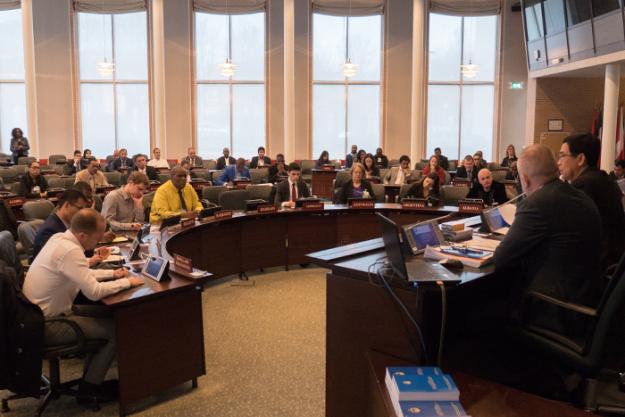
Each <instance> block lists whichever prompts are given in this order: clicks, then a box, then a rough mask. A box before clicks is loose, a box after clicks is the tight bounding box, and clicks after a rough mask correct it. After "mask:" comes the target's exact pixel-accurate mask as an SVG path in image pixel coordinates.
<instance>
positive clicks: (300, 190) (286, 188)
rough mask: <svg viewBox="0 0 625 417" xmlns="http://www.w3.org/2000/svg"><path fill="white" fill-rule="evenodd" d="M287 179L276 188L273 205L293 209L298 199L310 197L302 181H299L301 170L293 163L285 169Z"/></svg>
mask: <svg viewBox="0 0 625 417" xmlns="http://www.w3.org/2000/svg"><path fill="white" fill-rule="evenodd" d="M287 171H288V175H289V178H288V180H287V181H282V182H281V183H279V184H278V185H277V186H276V197H275V199H274V204H275V205H276V206H278V207H281V208H295V202H296V201H297V200H298V199H299V198H306V197H310V191H309V190H308V186H307V185H306V183H305V182H304V181H302V180H301V176H302V169H301V168H300V166H299V165H298V164H296V163H295V162H291V163H290V164H289V166H288V167H287Z"/></svg>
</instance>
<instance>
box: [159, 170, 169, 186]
mask: <svg viewBox="0 0 625 417" xmlns="http://www.w3.org/2000/svg"><path fill="white" fill-rule="evenodd" d="M170 179H171V173H169V172H159V173H158V181H159V182H160V183H161V184H163V183H166V182H167V181H169V180H170Z"/></svg>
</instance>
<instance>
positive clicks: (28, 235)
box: [17, 219, 44, 263]
mask: <svg viewBox="0 0 625 417" xmlns="http://www.w3.org/2000/svg"><path fill="white" fill-rule="evenodd" d="M43 222H44V220H42V219H35V220H31V221H28V222H22V223H20V225H19V226H17V237H18V239H19V241H20V242H21V244H22V249H23V251H24V253H25V254H26V256H27V258H28V259H29V263H30V260H31V259H30V258H31V257H32V256H33V243H34V242H35V236H37V232H38V231H39V229H40V228H41V225H42V224H43Z"/></svg>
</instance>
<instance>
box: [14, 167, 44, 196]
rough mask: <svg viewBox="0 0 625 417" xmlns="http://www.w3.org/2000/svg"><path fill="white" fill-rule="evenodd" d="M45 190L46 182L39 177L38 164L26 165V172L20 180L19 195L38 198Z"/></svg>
mask: <svg viewBox="0 0 625 417" xmlns="http://www.w3.org/2000/svg"><path fill="white" fill-rule="evenodd" d="M47 190H48V182H47V181H46V178H45V177H44V176H43V175H41V171H40V167H39V162H37V161H32V162H31V163H30V164H29V165H28V172H27V173H26V174H24V175H22V177H21V178H20V195H23V196H24V197H35V198H39V197H41V194H44V193H45V192H46V191H47Z"/></svg>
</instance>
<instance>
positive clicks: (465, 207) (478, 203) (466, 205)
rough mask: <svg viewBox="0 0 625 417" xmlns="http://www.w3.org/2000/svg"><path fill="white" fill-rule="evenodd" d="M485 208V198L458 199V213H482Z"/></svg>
mask: <svg viewBox="0 0 625 417" xmlns="http://www.w3.org/2000/svg"><path fill="white" fill-rule="evenodd" d="M482 210H484V200H480V199H465V200H459V201H458V213H460V214H480V213H481V212H482Z"/></svg>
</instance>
